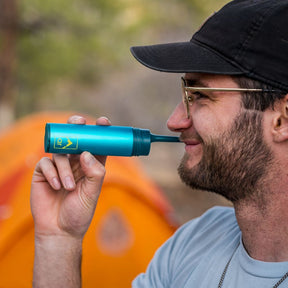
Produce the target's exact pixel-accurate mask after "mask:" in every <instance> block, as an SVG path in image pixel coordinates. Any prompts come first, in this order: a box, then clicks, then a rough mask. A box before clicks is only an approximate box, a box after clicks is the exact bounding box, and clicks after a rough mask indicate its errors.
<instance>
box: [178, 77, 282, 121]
mask: <svg viewBox="0 0 288 288" xmlns="http://www.w3.org/2000/svg"><path fill="white" fill-rule="evenodd" d="M181 82H182V98H183V99H182V100H183V104H184V106H185V108H186V116H187V118H190V107H191V106H192V105H193V103H194V101H195V98H196V93H197V92H207V91H209V92H215V91H218V92H270V93H275V92H277V93H280V92H281V91H280V90H271V89H257V88H212V87H189V86H187V83H186V80H185V79H184V78H183V77H181Z"/></svg>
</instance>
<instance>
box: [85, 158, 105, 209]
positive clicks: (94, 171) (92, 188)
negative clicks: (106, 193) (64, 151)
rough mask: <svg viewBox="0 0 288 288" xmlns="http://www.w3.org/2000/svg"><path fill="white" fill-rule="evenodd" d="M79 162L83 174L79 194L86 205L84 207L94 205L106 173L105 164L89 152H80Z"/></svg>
mask: <svg viewBox="0 0 288 288" xmlns="http://www.w3.org/2000/svg"><path fill="white" fill-rule="evenodd" d="M80 163H81V167H82V170H83V172H84V174H85V178H84V180H83V183H82V185H83V186H82V187H81V190H80V196H81V198H82V201H83V203H85V204H86V205H87V206H88V207H86V208H92V207H91V205H92V206H96V204H97V200H98V196H99V194H100V191H101V187H102V184H103V180H104V177H105V173H106V170H105V166H104V165H103V164H102V163H101V162H100V161H98V160H97V159H96V158H95V157H94V156H93V155H92V154H91V153H89V152H83V153H82V154H81V156H80ZM86 205H85V206H86ZM94 208H95V207H94Z"/></svg>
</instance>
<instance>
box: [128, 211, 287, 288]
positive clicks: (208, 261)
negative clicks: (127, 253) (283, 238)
mask: <svg viewBox="0 0 288 288" xmlns="http://www.w3.org/2000/svg"><path fill="white" fill-rule="evenodd" d="M233 253H234V254H233ZM232 255H233V257H232V259H231V262H230V264H229V267H228V270H227V273H226V276H225V279H224V282H223V286H222V287H223V288H228V287H229V288H231V287H233V288H243V287H245V288H252V287H253V288H255V287H261V288H266V287H267V288H272V287H273V286H274V285H275V284H276V283H277V282H278V280H279V279H280V278H281V277H282V276H283V275H284V274H285V273H286V272H288V262H277V263H274V262H262V261H257V260H254V259H252V258H251V257H250V256H249V255H248V254H247V252H246V250H245V248H244V246H243V244H242V241H241V231H240V229H239V226H238V224H237V221H236V218H235V213H234V209H233V208H230V207H214V208H212V209H210V210H208V211H207V212H206V213H204V214H203V215H202V216H201V217H199V218H196V219H194V220H191V221H189V222H188V223H186V224H184V225H183V226H182V227H180V228H179V229H178V230H177V231H176V232H175V234H174V235H173V236H172V237H171V238H170V239H169V240H168V241H166V242H165V243H164V244H163V245H162V246H161V247H160V249H158V251H157V252H156V254H155V256H154V258H153V259H152V261H151V263H150V264H149V266H148V268H147V271H146V273H142V274H140V275H139V276H138V277H137V278H136V279H135V280H134V281H133V283H132V287H133V288H164V287H165V288H168V287H169V288H188V287H189V288H193V287H195V288H204V287H205V288H208V287H209V288H211V287H215V288H217V287H218V284H219V281H220V278H221V275H222V273H223V270H224V268H225V266H226V264H227V262H228V261H229V259H230V258H231V256H232ZM281 287H288V278H287V279H286V280H285V281H284V282H283V283H282V284H281V285H280V286H279V288H281Z"/></svg>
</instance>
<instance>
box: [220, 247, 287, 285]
mask: <svg viewBox="0 0 288 288" xmlns="http://www.w3.org/2000/svg"><path fill="white" fill-rule="evenodd" d="M239 245H240V243H239V244H238V245H237V247H236V248H235V250H234V252H233V253H232V255H231V257H230V259H229V260H228V262H227V264H226V266H225V268H224V270H223V272H222V275H221V278H220V281H219V284H218V288H222V285H223V282H224V279H225V276H226V273H227V270H228V268H229V265H230V262H231V260H232V258H233V256H234V254H235V253H236V250H237V249H238V247H239ZM287 277H288V272H286V273H285V274H284V276H282V278H281V279H280V280H279V281H278V282H277V283H276V284H275V285H274V286H273V287H272V288H277V287H279V286H280V285H281V283H282V282H283V281H284V280H285V279H286V278H287Z"/></svg>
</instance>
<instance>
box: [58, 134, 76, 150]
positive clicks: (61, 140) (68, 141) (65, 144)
mask: <svg viewBox="0 0 288 288" xmlns="http://www.w3.org/2000/svg"><path fill="white" fill-rule="evenodd" d="M54 149H62V150H65V149H73V150H76V149H78V139H77V138H68V137H55V140H54Z"/></svg>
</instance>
